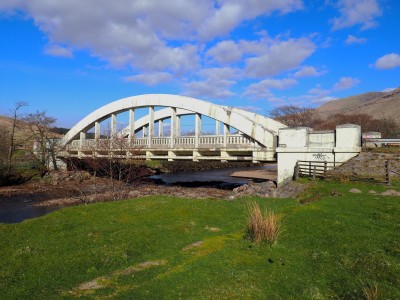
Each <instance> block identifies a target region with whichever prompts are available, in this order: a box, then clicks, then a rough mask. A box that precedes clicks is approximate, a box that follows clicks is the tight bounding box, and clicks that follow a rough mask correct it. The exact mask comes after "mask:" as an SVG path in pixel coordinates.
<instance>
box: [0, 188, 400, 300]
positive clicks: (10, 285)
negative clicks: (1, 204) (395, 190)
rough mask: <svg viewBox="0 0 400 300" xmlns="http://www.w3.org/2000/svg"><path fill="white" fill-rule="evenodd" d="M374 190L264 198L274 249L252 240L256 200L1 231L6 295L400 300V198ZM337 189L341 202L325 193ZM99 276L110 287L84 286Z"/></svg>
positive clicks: (146, 206)
mask: <svg viewBox="0 0 400 300" xmlns="http://www.w3.org/2000/svg"><path fill="white" fill-rule="evenodd" d="M354 186H357V187H358V188H360V189H362V190H363V191H364V193H363V194H350V193H348V192H347V191H348V190H349V188H350V187H354ZM369 188H370V187H367V186H364V185H356V184H351V185H346V184H335V183H324V184H321V185H320V186H319V187H317V188H316V190H318V193H320V194H321V195H322V199H321V200H320V201H318V202H314V203H310V204H307V205H302V206H301V205H299V204H298V202H297V201H296V200H290V199H287V200H282V199H280V200H274V199H268V200H266V199H259V198H257V199H255V200H256V201H258V202H259V203H260V204H261V206H267V207H269V208H273V209H275V211H276V212H278V213H280V214H283V215H284V216H285V218H284V228H285V233H284V235H283V236H282V237H281V238H280V240H279V241H278V243H277V244H275V245H274V246H273V247H269V246H268V245H261V246H257V245H252V244H251V243H250V242H249V241H246V240H244V239H243V236H244V224H245V213H244V206H245V203H246V201H247V200H249V199H250V198H247V199H241V200H235V201H232V202H227V201H222V200H221V201H217V200H190V199H178V198H172V197H164V196H156V197H146V198H141V199H134V200H127V201H121V202H111V203H97V204H93V205H87V206H78V207H70V208H66V209H63V210H60V211H57V212H55V213H52V214H49V215H46V216H44V217H41V218H38V219H34V220H27V221H25V222H23V223H21V224H14V225H4V224H0V251H1V254H2V255H1V256H0V290H1V291H2V296H1V297H4V299H9V298H16V299H17V298H18V299H25V298H36V299H39V298H41V299H44V298H46V299H48V298H59V297H62V296H63V297H66V298H74V297H77V296H86V297H88V298H91V297H96V296H97V297H99V298H102V297H106V296H112V297H115V298H123V299H125V298H133V297H135V298H136V297H139V298H144V297H146V298H179V297H182V298H188V297H191V298H221V297H222V298H274V299H276V298H304V299H311V298H315V299H324V298H330V297H334V298H336V297H338V298H347V299H351V298H354V299H359V298H362V297H363V287H365V286H368V285H373V284H375V283H376V284H377V285H378V290H379V296H380V297H382V298H392V299H394V298H400V291H399V288H398V287H399V286H400V275H399V274H400V234H399V232H400V201H399V197H383V196H376V195H372V194H367V193H366V192H367V190H368V189H369ZM333 189H335V190H337V191H338V193H342V194H343V195H342V196H324V195H329V194H330V192H331V191H332V190H333ZM378 189H382V187H377V188H376V190H378ZM253 200H254V199H253ZM211 227H217V228H219V229H220V231H212V230H210V229H209V228H211ZM197 241H204V243H203V244H202V245H200V246H199V247H194V248H192V249H189V250H186V251H183V250H182V249H183V248H184V247H185V246H187V245H189V244H191V243H194V242H197ZM146 261H163V262H164V263H165V264H161V265H159V266H150V267H147V268H146V267H143V265H140V263H143V262H146ZM129 267H134V268H135V269H132V268H131V269H127V268H129ZM101 276H102V277H103V278H102V279H100V280H97V282H101V284H102V286H103V288H101V289H97V290H78V289H76V288H77V287H78V286H79V285H80V284H82V283H84V282H88V281H91V280H93V279H96V278H99V277H101ZM84 298H85V297H84Z"/></svg>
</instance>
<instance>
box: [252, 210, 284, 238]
mask: <svg viewBox="0 0 400 300" xmlns="http://www.w3.org/2000/svg"><path fill="white" fill-rule="evenodd" d="M247 213H248V217H247V231H246V236H247V237H248V238H249V239H250V240H251V241H253V242H254V243H256V244H259V243H263V242H268V243H270V244H271V245H272V244H274V243H275V241H276V240H277V239H278V237H279V235H280V234H281V233H282V224H281V220H280V218H279V217H278V216H277V215H276V214H275V213H274V212H273V211H268V210H267V209H266V210H265V212H264V214H263V213H262V212H261V209H260V206H259V205H258V203H256V202H253V203H249V204H247Z"/></svg>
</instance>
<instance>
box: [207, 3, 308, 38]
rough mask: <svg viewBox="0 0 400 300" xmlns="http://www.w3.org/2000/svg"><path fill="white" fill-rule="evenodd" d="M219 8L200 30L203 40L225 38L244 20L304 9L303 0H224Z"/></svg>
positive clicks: (213, 11)
mask: <svg viewBox="0 0 400 300" xmlns="http://www.w3.org/2000/svg"><path fill="white" fill-rule="evenodd" d="M218 5H219V7H218V8H215V7H214V9H213V10H212V12H211V14H210V15H209V16H208V18H205V19H204V21H203V22H202V24H201V26H200V29H199V37H200V39H202V40H210V39H213V38H214V37H217V36H224V35H226V34H227V33H229V32H230V31H231V30H232V29H233V28H235V27H236V26H237V25H238V24H240V23H241V22H242V21H244V20H249V19H252V18H255V17H258V16H261V15H269V14H271V13H273V12H280V13H282V14H285V13H289V12H292V11H296V10H298V9H301V8H303V2H302V1H301V0H251V1H248V0H235V1H228V0H222V1H218V2H217V6H218Z"/></svg>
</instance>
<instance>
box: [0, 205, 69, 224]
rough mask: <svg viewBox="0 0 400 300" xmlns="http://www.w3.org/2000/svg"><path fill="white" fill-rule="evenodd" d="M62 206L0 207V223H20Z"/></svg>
mask: <svg viewBox="0 0 400 300" xmlns="http://www.w3.org/2000/svg"><path fill="white" fill-rule="evenodd" d="M60 208H61V207H36V206H22V207H21V206H13V207H6V208H0V223H19V222H22V221H23V220H26V219H31V218H36V217H40V216H43V215H45V214H48V213H49V212H52V211H55V210H57V209H60Z"/></svg>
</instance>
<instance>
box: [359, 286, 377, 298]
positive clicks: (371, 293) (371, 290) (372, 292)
mask: <svg viewBox="0 0 400 300" xmlns="http://www.w3.org/2000/svg"><path fill="white" fill-rule="evenodd" d="M363 291H364V296H365V299H366V300H377V299H378V285H376V284H373V285H367V286H365V287H364V288H363Z"/></svg>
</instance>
